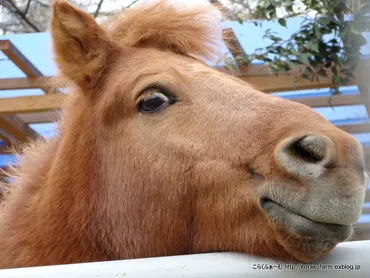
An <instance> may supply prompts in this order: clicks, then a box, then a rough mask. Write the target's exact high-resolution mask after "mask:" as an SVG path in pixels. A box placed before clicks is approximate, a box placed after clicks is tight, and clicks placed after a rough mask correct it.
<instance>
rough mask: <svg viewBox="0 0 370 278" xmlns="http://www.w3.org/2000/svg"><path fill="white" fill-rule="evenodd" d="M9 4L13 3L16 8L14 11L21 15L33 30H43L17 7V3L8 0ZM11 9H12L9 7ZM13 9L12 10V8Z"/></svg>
mask: <svg viewBox="0 0 370 278" xmlns="http://www.w3.org/2000/svg"><path fill="white" fill-rule="evenodd" d="M6 1H7V2H8V4H9V5H11V6H12V7H13V9H14V11H13V12H14V13H15V14H16V15H17V16H18V17H20V18H21V19H22V20H24V21H25V22H26V23H27V24H28V25H29V26H30V27H31V28H32V29H33V30H35V31H36V32H41V30H40V29H39V28H38V27H37V26H36V25H34V24H33V23H32V22H31V21H30V20H29V19H28V18H27V17H26V16H25V15H24V14H23V12H22V11H21V10H20V9H19V8H18V7H17V5H16V4H15V3H14V2H13V1H12V0H6ZM9 10H10V9H9ZM10 11H11V10H10Z"/></svg>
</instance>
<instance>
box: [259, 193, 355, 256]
mask: <svg viewBox="0 0 370 278" xmlns="http://www.w3.org/2000/svg"><path fill="white" fill-rule="evenodd" d="M261 206H262V208H263V209H264V211H265V212H266V215H267V217H268V218H269V219H270V220H271V222H272V223H273V225H274V226H275V228H276V230H277V231H278V233H279V234H280V235H281V240H280V243H281V244H282V245H283V246H284V247H285V249H286V250H287V251H288V252H289V253H290V254H291V255H292V256H293V257H295V258H296V259H297V260H298V261H301V262H312V261H315V260H317V259H319V258H320V257H322V256H323V255H325V254H327V253H328V252H330V251H331V250H332V249H333V248H334V247H335V246H336V245H337V244H338V243H340V242H343V241H346V240H347V239H349V238H350V237H351V235H352V233H353V227H352V225H338V224H331V223H321V222H316V221H313V220H311V219H309V218H307V217H305V216H303V215H300V214H297V213H295V212H292V211H291V210H289V209H287V208H285V207H283V206H282V205H280V204H278V203H276V202H274V201H272V200H270V199H262V200H261Z"/></svg>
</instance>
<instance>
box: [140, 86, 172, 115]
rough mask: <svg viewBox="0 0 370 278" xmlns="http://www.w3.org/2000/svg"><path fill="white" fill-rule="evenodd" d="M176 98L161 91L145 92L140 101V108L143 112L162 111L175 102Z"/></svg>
mask: <svg viewBox="0 0 370 278" xmlns="http://www.w3.org/2000/svg"><path fill="white" fill-rule="evenodd" d="M174 100H175V99H174V98H173V97H170V96H167V95H165V94H163V93H161V92H160V91H158V90H156V91H151V92H148V93H146V94H144V96H143V98H142V100H141V101H140V102H139V110H140V112H142V113H146V114H150V113H154V112H157V111H160V110H162V109H164V108H166V107H168V106H169V105H171V104H173V103H174Z"/></svg>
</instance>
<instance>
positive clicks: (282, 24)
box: [278, 18, 286, 27]
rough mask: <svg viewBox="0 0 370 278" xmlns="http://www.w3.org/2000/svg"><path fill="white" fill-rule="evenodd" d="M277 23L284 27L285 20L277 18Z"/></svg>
mask: <svg viewBox="0 0 370 278" xmlns="http://www.w3.org/2000/svg"><path fill="white" fill-rule="evenodd" d="M278 22H279V24H280V25H281V26H283V27H286V20H285V19H284V18H279V19H278Z"/></svg>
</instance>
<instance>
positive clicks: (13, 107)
mask: <svg viewBox="0 0 370 278" xmlns="http://www.w3.org/2000/svg"><path fill="white" fill-rule="evenodd" d="M64 99H65V95H64V94H62V93H59V94H49V95H40V96H26V97H15V98H4V99H1V101H0V114H2V115H5V114H18V113H30V112H44V111H48V110H56V109H59V108H60V107H61V106H62V103H63V100H64Z"/></svg>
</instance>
